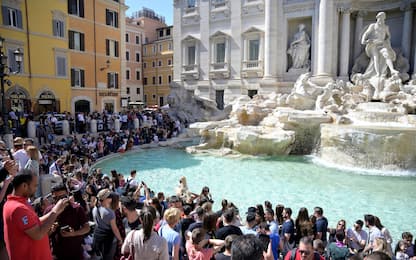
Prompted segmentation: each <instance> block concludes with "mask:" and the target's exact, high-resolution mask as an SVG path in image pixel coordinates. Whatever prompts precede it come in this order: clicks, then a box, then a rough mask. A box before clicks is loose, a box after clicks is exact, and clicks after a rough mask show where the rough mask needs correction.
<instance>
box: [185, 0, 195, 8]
mask: <svg viewBox="0 0 416 260" xmlns="http://www.w3.org/2000/svg"><path fill="white" fill-rule="evenodd" d="M187 1H188V8H194V7H195V6H196V5H195V0H187Z"/></svg>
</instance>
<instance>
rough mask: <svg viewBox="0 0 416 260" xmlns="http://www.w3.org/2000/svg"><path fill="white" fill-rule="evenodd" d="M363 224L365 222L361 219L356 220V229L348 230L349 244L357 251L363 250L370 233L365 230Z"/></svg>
mask: <svg viewBox="0 0 416 260" xmlns="http://www.w3.org/2000/svg"><path fill="white" fill-rule="evenodd" d="M363 225H364V222H363V221H362V220H361V219H359V220H357V221H355V223H354V229H351V228H349V229H348V230H347V239H348V240H347V241H348V245H349V247H350V248H351V249H352V250H354V252H355V253H358V252H361V251H362V250H363V249H364V247H365V244H366V242H367V238H368V234H367V232H366V231H365V230H363Z"/></svg>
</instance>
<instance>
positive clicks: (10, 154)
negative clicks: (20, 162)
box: [7, 149, 14, 160]
mask: <svg viewBox="0 0 416 260" xmlns="http://www.w3.org/2000/svg"><path fill="white" fill-rule="evenodd" d="M7 153H8V154H9V158H10V160H14V157H13V154H12V151H10V149H7Z"/></svg>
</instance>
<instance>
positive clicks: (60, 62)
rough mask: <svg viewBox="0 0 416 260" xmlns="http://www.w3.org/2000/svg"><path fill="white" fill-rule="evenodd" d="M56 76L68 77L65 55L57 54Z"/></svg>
mask: <svg viewBox="0 0 416 260" xmlns="http://www.w3.org/2000/svg"><path fill="white" fill-rule="evenodd" d="M55 61H56V64H55V65H56V76H58V77H66V76H67V71H66V57H65V56H58V55H57V56H56V57H55Z"/></svg>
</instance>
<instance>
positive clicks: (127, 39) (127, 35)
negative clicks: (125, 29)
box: [126, 33, 129, 42]
mask: <svg viewBox="0 0 416 260" xmlns="http://www.w3.org/2000/svg"><path fill="white" fill-rule="evenodd" d="M126 42H129V34H128V33H126Z"/></svg>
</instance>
